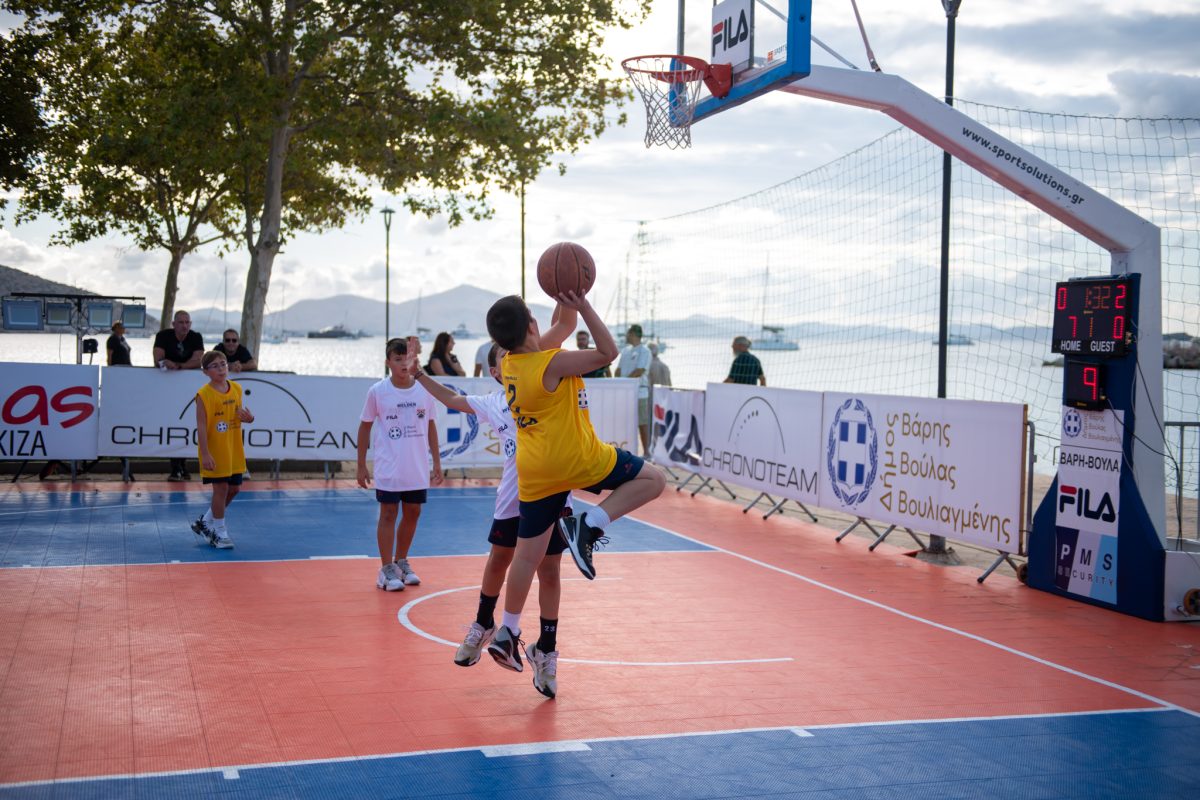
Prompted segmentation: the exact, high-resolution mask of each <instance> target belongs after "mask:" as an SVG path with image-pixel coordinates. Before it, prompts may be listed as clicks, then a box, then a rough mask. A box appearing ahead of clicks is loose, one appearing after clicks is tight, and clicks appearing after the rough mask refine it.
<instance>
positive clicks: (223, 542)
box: [212, 531, 233, 550]
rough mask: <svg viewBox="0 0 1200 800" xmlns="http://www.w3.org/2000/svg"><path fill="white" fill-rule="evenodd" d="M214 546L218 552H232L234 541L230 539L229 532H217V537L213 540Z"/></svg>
mask: <svg viewBox="0 0 1200 800" xmlns="http://www.w3.org/2000/svg"><path fill="white" fill-rule="evenodd" d="M212 545H213V547H215V548H217V549H218V550H232V549H233V539H230V538H229V533H228V532H226V531H217V533H216V535H215V536H213V538H212Z"/></svg>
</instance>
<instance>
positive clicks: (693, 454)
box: [650, 386, 704, 472]
mask: <svg viewBox="0 0 1200 800" xmlns="http://www.w3.org/2000/svg"><path fill="white" fill-rule="evenodd" d="M653 400H654V409H653V419H652V420H651V425H653V431H652V436H651V440H652V441H653V442H654V445H653V447H652V449H651V451H650V453H651V456H652V457H653V461H654V463H656V464H662V465H663V466H666V467H679V468H680V469H685V470H688V471H689V472H696V471H697V470H698V468H699V466H700V457H701V454H702V453H703V451H704V437H703V431H704V392H701V391H697V390H695V389H668V388H666V387H663V386H655V387H654V395H653Z"/></svg>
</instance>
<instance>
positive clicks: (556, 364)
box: [542, 292, 618, 391]
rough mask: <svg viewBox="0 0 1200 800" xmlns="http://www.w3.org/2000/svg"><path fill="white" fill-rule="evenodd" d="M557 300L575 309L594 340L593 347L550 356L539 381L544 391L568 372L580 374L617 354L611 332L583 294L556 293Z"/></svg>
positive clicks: (607, 362) (595, 367)
mask: <svg viewBox="0 0 1200 800" xmlns="http://www.w3.org/2000/svg"><path fill="white" fill-rule="evenodd" d="M558 302H559V304H560V305H562V306H563V307H564V308H567V309H571V310H574V311H578V312H579V316H580V317H582V318H583V322H584V324H585V325H587V328H588V330H589V331H590V332H591V334H592V339H593V340H594V341H595V343H596V349H594V350H563V351H561V352H559V353H556V354H555V355H554V358H552V359H550V363H549V364H547V365H546V371H545V373H543V376H544V377H543V379H542V380H543V383H544V384H545V386H546V389H547V390H548V391H553V390H554V387H555V386H557V385H558V382H559V381H560V380H562V379H563V378H565V377H566V376H568V375H582V374H584V373H585V372H593V371H595V370H598V369H600V368H601V367H605V366H608V365H609V364H611V363H612V361H613V359H614V358H616V357H617V354H618V350H617V343H616V342H615V341H614V340H613V337H612V332H611V331H609V330H608V327H607V326H606V325H605V324H604V321H603V320H601V319H600V315H599V314H597V313H596V309H594V308H592V304H591V303H589V302H588V299H587V297H586V296H583V297H580V296H579V295H576V294H575V293H574V292H568V293H567V294H564V295H559V297H558Z"/></svg>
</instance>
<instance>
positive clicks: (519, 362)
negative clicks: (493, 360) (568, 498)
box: [500, 348, 617, 502]
mask: <svg viewBox="0 0 1200 800" xmlns="http://www.w3.org/2000/svg"><path fill="white" fill-rule="evenodd" d="M558 352H559V350H558V348H555V349H553V350H539V351H538V352H536V353H509V354H508V355H506V356H505V357H504V360H503V361H501V362H500V370H501V373H502V375H503V378H504V396H505V399H506V400H507V401H508V410H509V411H510V412H512V415H513V420H514V421H515V422H516V423H517V495H518V496H519V497H520V498H521V499H522V500H525V501H527V502H528V501H531V500H541V499H542V498H543V497H549V496H550V495H552V494H557V493H558V492H565V491H568V490H570V489H586V488H587V487H589V486H594V485H595V484H597V483H599V482H600V481H602V480H604V479H605V478H607V477H608V473H610V472H612V468H613V466H614V465H615V464H616V463H617V451H616V448H614V447H613V446H612V445H610V444H605V443H604V442H602V441H600V438H599V437H598V436H596V431H595V429H593V428H592V418H591V416H589V414H588V402H587V390H586V389H585V388H584V385H583V378H580V377H579V376H578V375H569V376H567V377H565V378H563V379H562V381H561V382H560V383H559V384H558V387H557V388H556V389H555V390H554V391H553V392H547V391H546V388H545V386H543V385H542V376H543V375H544V374H545V372H546V367H547V365H549V363H550V359H552V358H554V355H555V353H558Z"/></svg>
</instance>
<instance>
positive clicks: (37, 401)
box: [0, 362, 100, 461]
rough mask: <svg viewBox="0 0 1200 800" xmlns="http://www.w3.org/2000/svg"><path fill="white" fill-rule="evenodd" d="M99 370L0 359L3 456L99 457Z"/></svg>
mask: <svg viewBox="0 0 1200 800" xmlns="http://www.w3.org/2000/svg"><path fill="white" fill-rule="evenodd" d="M99 378H100V368H99V367H97V366H91V365H74V364H17V363H8V362H6V363H0V459H5V460H14V461H34V460H37V461H41V460H51V459H61V460H63V461H83V460H91V459H94V458H95V457H96V432H97V430H98V425H99V414H97V405H98V401H99V386H100V384H99Z"/></svg>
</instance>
